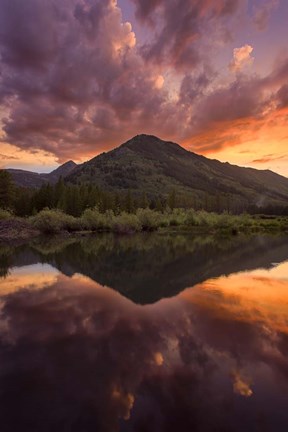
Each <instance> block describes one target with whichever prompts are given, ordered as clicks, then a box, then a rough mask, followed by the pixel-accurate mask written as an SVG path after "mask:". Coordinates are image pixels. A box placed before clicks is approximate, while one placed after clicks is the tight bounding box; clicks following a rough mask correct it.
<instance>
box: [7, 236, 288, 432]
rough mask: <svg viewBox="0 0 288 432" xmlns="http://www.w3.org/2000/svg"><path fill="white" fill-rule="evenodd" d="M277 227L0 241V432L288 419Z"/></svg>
mask: <svg viewBox="0 0 288 432" xmlns="http://www.w3.org/2000/svg"><path fill="white" fill-rule="evenodd" d="M287 407H288V236H262V235H261V236H253V237H244V236H235V237H233V238H232V237H230V238H222V237H216V238H215V237H213V236H201V237H197V236H196V237H195V236H192V235H181V234H170V235H168V234H139V235H133V236H123V237H121V236H120V237H116V236H113V235H107V234H103V235H98V236H95V237H92V238H86V237H83V238H72V237H67V238H61V239H57V238H39V239H35V240H34V241H31V242H30V243H27V244H24V245H23V244H22V245H18V246H17V245H15V246H8V245H1V246H0V425H1V432H7V431H9V432H10V431H11V432H18V431H19V432H26V431H27V432H28V431H29V432H44V431H45V432H52V431H53V432H54V431H55V432H58V431H59V432H60V431H61V432H70V431H73V432H74V431H75V432H90V431H91V432H92V431H93V432H95V431H96V432H102V431H103V432H112V431H113V432H114V431H115V432H116V431H120V432H121V431H129V432H132V431H137V432H138V431H139V432H172V431H173V432H176V431H181V432H186V431H187V432H188V431H189V432H191V431H193V432H194V431H201V432H202V431H204V432H206V431H213V432H214V431H215V432H229V431H237V432H238V431H239V432H240V431H241V432H243V431H245V432H247V431H255V432H256V431H259V432H262V431H264V432H265V431H269V432H270V431H271V432H272V431H273V432H274V431H275V432H276V431H277V432H282V431H283V432H284V431H285V432H286V431H287V430H288V408H287Z"/></svg>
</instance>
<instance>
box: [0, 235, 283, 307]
mask: <svg viewBox="0 0 288 432" xmlns="http://www.w3.org/2000/svg"><path fill="white" fill-rule="evenodd" d="M287 238H288V237H285V236H275V237H263V236H259V237H254V238H247V237H240V236H239V237H235V238H232V239H231V238H226V239H225V238H215V237H212V236H208V237H205V236H202V237H193V236H191V235H190V236H189V235H157V234H156V235H151V234H150V235H149V234H148V235H138V236H131V237H129V236H128V237H115V236H113V235H103V236H97V237H94V238H93V237H92V238H89V239H87V238H83V239H73V238H66V239H63V238H62V239H57V238H52V239H50V240H47V238H44V239H42V240H37V241H34V242H32V243H31V244H29V245H24V246H19V247H14V248H8V247H7V246H5V247H2V248H1V246H0V263H1V265H0V272H1V273H3V275H6V276H7V274H8V273H9V268H11V267H22V266H24V265H32V264H38V263H39V262H40V263H46V264H50V265H51V266H52V267H53V268H55V269H57V270H59V271H60V272H61V273H63V274H65V275H66V276H72V275H73V274H76V273H80V274H83V275H85V276H88V277H90V278H91V279H93V280H94V281H95V282H97V283H99V284H101V285H103V286H109V287H111V288H113V289H115V290H117V291H118V292H120V293H121V294H123V295H124V296H125V297H128V298H130V299H131V300H133V302H134V303H141V304H146V303H154V302H156V301H158V300H159V299H161V298H163V297H170V296H175V295H176V294H178V293H179V292H181V291H183V290H184V289H185V288H187V287H189V286H193V285H196V284H198V283H200V282H203V281H205V280H207V279H210V278H215V277H219V276H222V275H229V274H231V273H235V272H239V271H244V270H253V269H256V268H259V267H263V268H269V267H271V265H272V263H275V262H282V261H284V260H286V259H288V241H287Z"/></svg>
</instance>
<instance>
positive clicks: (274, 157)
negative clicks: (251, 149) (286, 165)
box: [251, 154, 287, 164]
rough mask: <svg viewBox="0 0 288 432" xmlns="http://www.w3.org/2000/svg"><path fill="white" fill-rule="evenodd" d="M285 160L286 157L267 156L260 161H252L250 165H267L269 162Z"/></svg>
mask: <svg viewBox="0 0 288 432" xmlns="http://www.w3.org/2000/svg"><path fill="white" fill-rule="evenodd" d="M283 159H284V160H285V159H287V156H277V155H273V154H271V155H267V156H263V157H262V158H260V159H254V160H253V161H252V162H251V163H258V164H262V163H264V164H265V163H269V162H275V161H279V160H283Z"/></svg>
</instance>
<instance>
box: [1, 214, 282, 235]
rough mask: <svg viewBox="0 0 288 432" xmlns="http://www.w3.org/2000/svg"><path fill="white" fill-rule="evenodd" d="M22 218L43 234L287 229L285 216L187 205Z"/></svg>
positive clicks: (4, 216) (232, 231) (273, 230)
mask: <svg viewBox="0 0 288 432" xmlns="http://www.w3.org/2000/svg"><path fill="white" fill-rule="evenodd" d="M1 219H2V220H13V215H11V214H10V213H9V212H5V211H2V210H1V211H0V220H1ZM14 220H16V219H14ZM17 220H19V218H18V219H17ZM22 220H23V219H22ZM25 221H26V222H27V225H29V226H30V227H31V228H33V229H36V230H39V231H40V232H42V233H45V234H57V233H60V232H65V231H66V232H79V231H90V232H91V231H92V232H103V231H104V232H114V233H119V234H130V233H136V232H141V231H156V230H164V231H171V230H183V231H198V232H216V231H221V232H226V233H227V234H237V233H241V232H244V233H253V232H277V231H288V217H276V216H275V217H273V216H269V217H267V216H261V215H257V216H254V215H253V216H251V215H248V214H243V215H240V216H235V215H230V214H228V213H222V214H216V213H208V212H205V211H195V210H191V209H190V210H184V209H174V210H170V209H167V210H166V211H164V212H158V211H155V210H150V209H148V208H147V209H138V210H137V211H136V213H135V214H133V213H126V212H121V213H120V214H115V213H114V212H113V211H112V210H108V211H106V212H105V213H101V212H99V210H98V209H97V208H95V209H87V210H85V211H84V213H83V214H82V216H80V217H78V218H76V217H73V216H70V215H67V214H65V213H63V212H61V211H59V210H50V209H45V210H42V211H41V212H39V213H38V214H37V215H35V216H32V217H30V218H27V219H25Z"/></svg>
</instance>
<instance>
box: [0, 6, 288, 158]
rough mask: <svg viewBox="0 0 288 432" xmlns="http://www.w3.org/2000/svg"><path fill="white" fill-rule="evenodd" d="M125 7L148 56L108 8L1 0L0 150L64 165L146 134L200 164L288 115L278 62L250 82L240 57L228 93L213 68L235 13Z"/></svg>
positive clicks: (285, 72) (284, 67) (246, 55)
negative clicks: (199, 157) (188, 152)
mask: <svg viewBox="0 0 288 432" xmlns="http://www.w3.org/2000/svg"><path fill="white" fill-rule="evenodd" d="M132 1H133V3H134V5H135V13H136V16H137V19H138V21H139V23H140V25H141V26H143V28H148V29H149V36H148V38H147V39H146V40H145V43H144V44H143V43H142V44H141V42H140V41H139V40H137V36H136V34H135V32H134V31H133V28H132V25H131V23H130V22H125V21H123V17H122V13H121V10H120V8H119V6H118V5H117V1H115V0H101V1H100V0H63V1H61V2H59V1H57V0H41V1H40V0H26V1H25V2H24V1H22V0H13V3H12V2H11V0H0V28H1V32H0V56H1V74H0V103H1V105H2V107H3V110H2V111H1V112H3V114H1V117H2V118H1V124H2V128H3V133H4V134H3V136H1V139H2V140H3V143H4V142H7V143H9V144H12V145H14V146H17V147H18V148H21V149H22V150H25V151H26V152H35V151H39V150H40V151H41V155H42V154H50V155H51V154H52V155H55V156H56V157H57V158H58V160H59V161H65V160H67V159H71V158H75V159H78V160H79V159H84V158H88V157H91V156H94V155H95V154H98V153H100V152H102V151H107V150H109V149H111V148H113V147H114V146H115V145H118V144H119V143H121V142H123V141H125V140H126V139H129V138H130V137H131V136H133V135H136V134H138V133H148V134H154V135H158V136H160V137H162V138H164V139H169V140H173V141H178V142H179V141H180V143H184V144H185V145H187V146H190V147H193V149H194V150H201V151H205V152H207V153H208V152H209V151H212V150H213V149H214V150H215V149H216V150H217V149H219V148H224V147H225V145H227V143H230V144H231V145H236V144H237V143H239V142H240V141H241V134H244V133H245V134H246V137H247V136H250V135H252V134H253V133H254V132H255V129H256V128H257V127H261V124H262V122H263V119H265V118H268V116H269V113H271V112H278V111H280V110H281V109H283V108H285V107H286V106H287V100H288V96H287V94H288V92H287V87H286V86H287V84H286V83H287V77H288V61H287V60H286V58H285V57H283V56H282V57H283V58H282V59H281V61H280V62H279V63H278V64H276V66H275V67H274V70H273V71H272V72H271V73H270V74H268V75H267V76H266V77H260V76H256V75H253V76H252V75H250V76H247V75H245V66H246V65H248V64H251V62H252V59H253V57H252V50H253V48H252V46H251V45H245V46H244V47H241V48H236V49H235V51H234V59H233V61H232V63H231V65H230V67H231V69H232V70H233V71H236V72H237V73H235V74H233V75H231V76H230V80H229V81H227V80H226V82H224V83H223V81H221V79H220V78H221V76H220V77H219V75H220V73H219V72H217V68H216V67H215V65H213V64H212V63H211V58H213V55H212V53H213V54H214V52H215V49H216V48H215V47H217V46H218V44H222V45H221V47H223V44H225V43H227V41H228V40H229V43H231V40H230V39H229V38H230V36H231V37H232V36H233V31H234V30H233V28H234V25H235V23H236V21H237V17H238V14H239V13H240V11H241V10H242V9H241V2H240V1H237V0H217V1H216V0H213V1H212V0H205V1H203V2H202V1H201V2H200V1H198V0H185V2H184V3H185V7H184V6H183V1H182V0H181V1H180V0H176V1H175V0H173V1H172V0H165V1H164V0H151V1H144V0H132ZM242 8H243V4H242ZM242 12H243V10H242ZM16 28H17V32H16V31H15V29H16ZM228 33H229V34H230V36H229V37H228V36H227V35H228ZM225 35H226V36H225ZM219 46H220V45H219ZM3 145H4V144H3ZM2 153H5V152H4V151H2ZM50 157H51V156H50Z"/></svg>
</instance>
